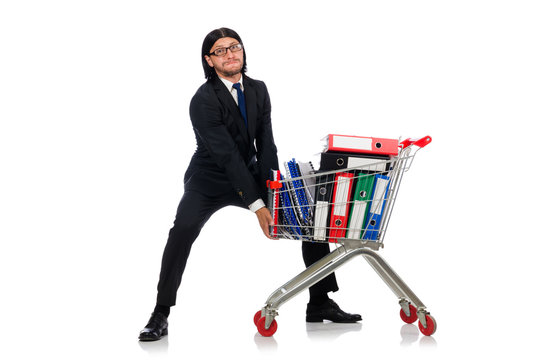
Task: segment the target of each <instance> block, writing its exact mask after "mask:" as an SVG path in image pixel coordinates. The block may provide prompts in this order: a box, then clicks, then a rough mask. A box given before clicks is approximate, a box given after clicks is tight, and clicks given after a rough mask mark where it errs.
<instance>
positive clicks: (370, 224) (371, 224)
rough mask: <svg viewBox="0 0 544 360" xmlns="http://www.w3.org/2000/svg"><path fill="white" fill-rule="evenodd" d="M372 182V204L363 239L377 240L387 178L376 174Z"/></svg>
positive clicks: (387, 182) (386, 190) (385, 198)
mask: <svg viewBox="0 0 544 360" xmlns="http://www.w3.org/2000/svg"><path fill="white" fill-rule="evenodd" d="M374 176H375V180H374V189H373V191H372V203H371V205H370V210H369V213H368V219H367V220H366V227H365V232H364V234H363V239H365V240H372V241H376V240H378V233H379V230H380V222H381V220H382V212H383V208H384V204H385V202H386V201H387V196H388V193H389V180H390V178H389V176H385V175H380V174H376V175H374Z"/></svg>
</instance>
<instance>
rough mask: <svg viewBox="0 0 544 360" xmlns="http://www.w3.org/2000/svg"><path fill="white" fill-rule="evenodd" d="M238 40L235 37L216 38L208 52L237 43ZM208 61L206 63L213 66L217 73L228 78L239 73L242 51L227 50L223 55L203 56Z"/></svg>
mask: <svg viewBox="0 0 544 360" xmlns="http://www.w3.org/2000/svg"><path fill="white" fill-rule="evenodd" d="M239 43H240V42H239V41H238V40H236V39H233V38H230V37H225V38H221V39H219V40H217V41H216V42H215V44H213V46H212V48H211V49H210V53H213V52H214V51H215V50H216V49H219V48H229V47H230V46H232V45H236V44H239ZM204 58H205V59H206V61H207V62H208V65H210V66H211V67H213V68H214V69H215V71H216V72H217V75H219V76H221V77H224V78H230V77H233V76H235V75H237V74H240V72H241V70H242V67H243V66H244V51H243V50H241V51H235V52H232V51H231V50H227V53H226V54H225V55H223V56H216V55H214V54H212V55H206V56H205V57H204Z"/></svg>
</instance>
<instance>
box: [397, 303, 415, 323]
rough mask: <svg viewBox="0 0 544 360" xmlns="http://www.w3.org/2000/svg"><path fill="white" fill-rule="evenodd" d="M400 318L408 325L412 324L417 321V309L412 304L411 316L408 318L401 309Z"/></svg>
mask: <svg viewBox="0 0 544 360" xmlns="http://www.w3.org/2000/svg"><path fill="white" fill-rule="evenodd" d="M400 318H401V319H402V321H404V322H405V323H407V324H412V323H414V322H415V321H416V320H417V310H416V307H415V306H414V305H412V304H410V316H407V315H406V313H405V312H404V310H402V309H400Z"/></svg>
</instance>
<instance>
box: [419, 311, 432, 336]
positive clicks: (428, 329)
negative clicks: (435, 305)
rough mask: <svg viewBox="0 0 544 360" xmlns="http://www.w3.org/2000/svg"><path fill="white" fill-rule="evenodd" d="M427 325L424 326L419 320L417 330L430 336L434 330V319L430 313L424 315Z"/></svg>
mask: <svg viewBox="0 0 544 360" xmlns="http://www.w3.org/2000/svg"><path fill="white" fill-rule="evenodd" d="M425 320H426V321H427V327H424V326H423V324H422V323H421V321H420V322H419V331H421V333H422V334H423V335H425V336H431V335H432V334H434V332H435V331H436V320H435V319H434V317H432V316H431V315H425Z"/></svg>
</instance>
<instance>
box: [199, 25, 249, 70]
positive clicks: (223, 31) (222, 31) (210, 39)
mask: <svg viewBox="0 0 544 360" xmlns="http://www.w3.org/2000/svg"><path fill="white" fill-rule="evenodd" d="M225 37H230V38H233V39H236V40H238V41H239V42H240V44H242V45H244V43H243V42H242V39H241V38H240V35H238V34H237V33H236V31H234V30H232V29H229V28H225V27H222V28H219V29H215V30H213V31H212V32H210V33H209V34H208V35H206V37H205V38H204V42H203V43H202V59H201V60H202V67H203V68H204V77H206V79H212V78H214V77H217V73H216V72H215V69H214V68H213V67H211V66H210V65H208V62H207V61H206V58H205V57H204V56H205V55H208V56H209V54H210V50H211V49H212V46H213V44H215V42H216V41H217V40H219V39H221V38H225ZM243 51H244V65H243V66H242V70H241V71H242V74H245V72H246V70H247V62H246V49H245V47H243Z"/></svg>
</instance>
